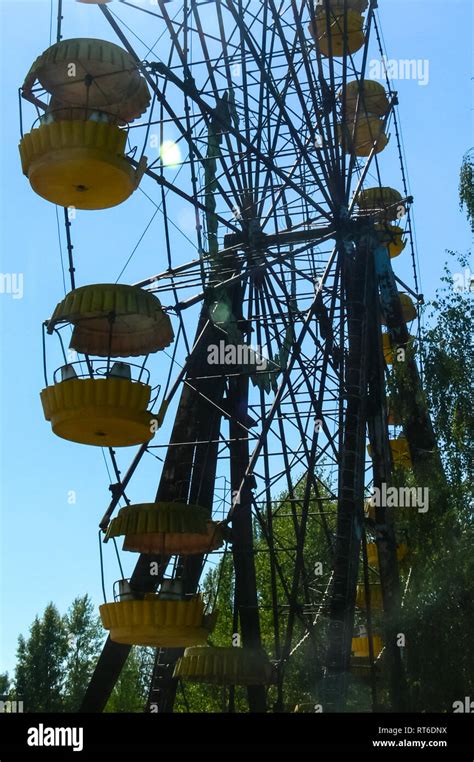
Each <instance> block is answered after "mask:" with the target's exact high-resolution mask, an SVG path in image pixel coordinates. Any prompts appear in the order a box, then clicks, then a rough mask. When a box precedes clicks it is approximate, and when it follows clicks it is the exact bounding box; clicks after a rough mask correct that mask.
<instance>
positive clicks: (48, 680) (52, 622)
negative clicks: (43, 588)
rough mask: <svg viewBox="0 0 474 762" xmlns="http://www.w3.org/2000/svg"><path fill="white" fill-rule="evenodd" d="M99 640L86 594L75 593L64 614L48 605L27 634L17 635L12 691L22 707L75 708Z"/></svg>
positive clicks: (39, 709) (31, 709)
mask: <svg viewBox="0 0 474 762" xmlns="http://www.w3.org/2000/svg"><path fill="white" fill-rule="evenodd" d="M102 641H103V633H102V628H101V625H100V622H99V620H98V618H97V617H96V616H95V614H94V607H93V605H92V602H91V600H90V598H89V596H88V595H84V596H82V597H77V598H76V599H75V600H74V601H73V603H72V605H71V607H70V608H69V611H68V613H67V614H66V615H65V616H60V614H59V612H58V610H57V608H56V606H54V604H53V603H50V604H48V606H46V608H45V610H44V613H43V615H42V617H38V616H36V617H35V620H34V622H33V624H32V625H31V628H30V633H29V636H28V638H26V639H25V638H24V637H23V636H22V635H20V636H19V638H18V649H17V663H16V669H15V690H14V693H15V697H17V698H18V699H19V700H23V703H24V707H25V711H26V712H59V711H61V712H69V711H71V712H72V711H77V710H78V708H79V706H80V702H81V700H82V697H83V695H84V692H85V689H86V687H87V683H88V681H89V678H90V676H91V674H92V671H93V669H94V666H95V662H96V660H97V657H98V655H99V652H100V647H101V644H102Z"/></svg>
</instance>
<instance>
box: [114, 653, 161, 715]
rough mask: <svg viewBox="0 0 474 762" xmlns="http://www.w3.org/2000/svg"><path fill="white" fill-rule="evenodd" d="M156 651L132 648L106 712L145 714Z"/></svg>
mask: <svg viewBox="0 0 474 762" xmlns="http://www.w3.org/2000/svg"><path fill="white" fill-rule="evenodd" d="M153 662H154V651H153V649H151V648H137V647H135V648H132V650H131V651H130V654H129V655H128V658H127V661H126V663H125V667H124V668H123V670H122V672H121V674H120V677H119V679H118V682H117V684H116V685H115V688H114V690H113V691H112V695H111V696H110V698H109V700H108V702H107V706H106V707H105V711H106V712H116V713H118V712H143V711H144V709H145V705H146V701H147V698H148V689H149V687H150V681H151V675H152V671H153Z"/></svg>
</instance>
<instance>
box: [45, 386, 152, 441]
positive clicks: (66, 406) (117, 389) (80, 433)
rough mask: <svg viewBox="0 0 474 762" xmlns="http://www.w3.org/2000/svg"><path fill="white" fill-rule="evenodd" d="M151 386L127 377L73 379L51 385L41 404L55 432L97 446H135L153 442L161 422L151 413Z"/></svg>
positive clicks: (68, 438)
mask: <svg viewBox="0 0 474 762" xmlns="http://www.w3.org/2000/svg"><path fill="white" fill-rule="evenodd" d="M150 397H151V387H150V386H148V384H142V383H138V382H135V381H129V380H127V379H124V378H71V379H68V380H66V381H61V382H60V383H56V384H54V385H53V386H48V387H47V388H46V389H43V391H42V392H41V402H42V404H43V411H44V415H45V418H46V420H47V421H50V422H51V426H52V429H53V432H54V433H55V434H56V435H57V436H58V437H61V438H62V439H67V440H69V441H71V442H77V443H78V444H86V445H95V446H97V447H131V446H132V445H138V444H145V443H147V442H149V441H150V440H151V439H153V437H154V435H155V432H156V430H157V428H159V420H158V419H157V418H156V417H154V416H153V415H152V414H151V413H150V412H148V410H147V407H148V404H149V402H150Z"/></svg>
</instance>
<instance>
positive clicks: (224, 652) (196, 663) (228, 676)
mask: <svg viewBox="0 0 474 762" xmlns="http://www.w3.org/2000/svg"><path fill="white" fill-rule="evenodd" d="M173 677H175V678H179V679H181V680H188V681H190V682H194V683H207V684H211V685H270V684H271V683H272V682H274V671H273V668H272V665H271V664H270V662H269V660H268V658H267V656H266V655H265V654H264V653H263V652H262V651H252V650H250V649H246V648H232V647H230V648H215V647H210V646H204V647H194V648H187V649H186V651H185V652H184V656H182V657H181V659H179V661H178V663H177V664H176V667H175V670H174V675H173Z"/></svg>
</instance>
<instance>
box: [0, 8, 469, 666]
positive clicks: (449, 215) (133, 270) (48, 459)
mask: <svg viewBox="0 0 474 762" xmlns="http://www.w3.org/2000/svg"><path fill="white" fill-rule="evenodd" d="M172 5H177V3H173V4H172ZM113 6H114V10H117V11H120V14H121V15H123V16H124V17H125V16H127V18H133V19H134V22H135V26H134V29H136V30H138V31H139V33H140V34H141V33H143V34H146V32H147V28H146V25H147V22H146V20H144V19H143V17H142V16H141V14H136V15H135V16H133V15H132V16H130V14H128V15H127V14H125V13H124V14H122V9H121V8H120V6H119V5H118V4H117V3H114V4H113ZM472 10H473V4H472V2H471V0H450V2H449V3H447V2H446V0H380V3H379V13H380V18H381V22H382V27H383V32H384V38H385V43H386V46H387V51H388V54H389V57H390V58H392V57H393V58H397V59H412V58H416V59H421V60H423V61H424V60H427V61H428V62H429V81H428V84H426V85H425V86H422V85H419V84H418V82H417V81H413V80H409V81H396V82H395V83H394V85H395V87H396V88H397V89H398V92H399V98H400V105H401V109H400V116H401V123H402V131H403V140H404V146H405V152H406V157H407V165H408V170H409V179H410V185H411V192H412V193H413V196H414V197H415V207H414V209H415V222H416V234H417V242H418V254H419V261H420V268H421V275H422V284H423V291H424V293H425V296H426V297H427V298H430V297H432V296H433V294H434V291H435V289H436V287H437V285H438V283H439V278H440V276H441V273H442V266H443V262H444V260H445V255H444V252H445V250H446V249H448V248H449V249H457V250H460V251H467V249H468V248H469V246H470V231H469V226H468V224H467V222H466V219H465V217H464V215H463V214H462V213H461V212H460V211H459V201H458V180H459V167H460V164H461V160H462V156H463V154H464V153H465V151H466V150H467V149H468V148H469V147H470V145H471V142H472V135H473V130H472V103H471V95H470V87H471V82H470V77H471V57H472V41H471V34H472V31H471V30H472ZM132 14H133V12H132ZM53 33H54V32H53ZM63 34H64V36H65V37H80V36H90V37H101V38H104V39H111V40H114V39H115V38H114V35H113V32H112V30H110V29H109V27H108V26H107V24H106V23H105V22H104V21H103V19H102V16H101V14H100V12H99V11H98V10H97V9H96V8H93V7H90V6H87V5H80V4H76V3H75V2H73V1H72V0H65V21H64V26H63ZM49 35H50V2H49V0H33V1H31V2H30V1H29V0H15V2H13V1H11V0H0V37H1V40H0V49H1V52H0V55H1V71H2V87H1V90H0V98H1V113H2V121H1V122H0V131H1V139H0V151H1V162H0V166H1V173H2V183H1V186H0V202H1V205H0V208H1V217H2V229H1V250H0V251H1V266H0V270H1V272H2V273H17V274H22V275H23V279H24V294H23V298H21V299H14V298H12V296H11V295H9V294H0V310H1V331H2V343H1V346H2V354H1V363H2V372H1V376H0V386H1V397H0V399H1V403H0V404H1V407H0V410H1V435H0V469H1V482H0V485H1V486H0V490H1V511H0V537H1V598H0V671H3V670H5V669H8V670H10V671H12V669H13V666H14V655H15V649H16V640H17V637H18V634H19V633H20V632H22V633H26V631H27V629H28V626H29V625H30V623H31V621H32V619H33V618H34V616H35V614H36V613H38V612H41V611H42V610H43V609H44V607H45V605H46V604H47V603H48V602H49V601H50V600H53V601H54V602H55V603H56V604H57V606H58V607H59V609H60V610H61V611H65V609H66V608H67V606H68V605H69V604H70V603H71V601H72V599H73V598H74V597H75V596H76V595H78V594H83V593H84V592H86V591H87V592H89V593H90V595H91V596H92V598H93V600H94V602H95V603H96V604H100V603H101V602H102V597H101V592H100V574H99V561H98V540H97V530H96V527H97V525H98V520H99V518H100V517H101V516H102V514H103V512H104V510H105V508H106V506H107V504H108V501H109V492H108V484H109V479H108V476H107V472H106V468H105V465H104V460H103V458H102V455H101V452H100V450H97V449H95V448H86V447H80V446H77V445H74V444H69V443H66V442H63V441H62V440H59V439H57V438H55V437H54V436H53V435H52V433H51V430H50V427H49V425H48V424H46V422H45V421H44V419H43V415H42V410H41V405H40V401H39V392H40V390H41V389H42V388H43V385H44V383H43V372H42V345H41V324H42V322H43V321H44V320H45V319H46V318H48V317H49V316H50V315H51V313H52V311H53V309H54V307H55V305H56V303H57V302H58V301H59V300H60V299H61V298H62V295H63V293H64V292H63V281H62V274H61V267H60V254H59V248H58V236H57V228H56V211H55V207H54V206H53V205H51V204H48V203H47V202H46V201H44V200H42V199H40V198H39V197H38V196H36V195H35V194H34V193H33V192H32V191H31V189H30V187H29V184H28V182H27V180H26V178H25V177H24V176H23V175H22V172H21V167H20V161H19V156H18V150H17V144H18V140H19V123H18V96H17V92H18V87H19V86H20V85H21V83H22V81H23V78H24V76H25V74H26V72H27V71H28V69H29V67H30V65H31V63H32V62H33V61H34V59H35V58H36V56H37V55H38V54H39V53H40V52H41V51H43V50H44V49H45V48H47V47H48V45H49ZM25 113H29V112H25ZM28 118H29V117H28ZM29 126H30V125H29V123H28V120H27V121H26V123H25V129H28V128H29ZM168 137H169V138H173V137H175V135H173V134H172V133H171V132H170V133H169V134H168ZM392 150H393V149H392ZM153 158H155V157H153ZM384 160H385V159H384ZM391 161H393V159H390V158H389V159H387V165H386V166H387V176H389V175H390V172H391V171H392V165H391V164H390V162H391ZM382 166H385V165H383V164H382ZM393 166H395V165H393ZM171 177H172V175H171V174H170V179H171ZM387 184H390V181H388V182H387ZM143 187H144V189H145V190H146V191H147V193H152V194H154V196H153V197H154V198H155V199H157V200H158V199H159V196H158V193H157V192H156V189H154V187H153V183H152V181H151V180H147V181H146V183H145V184H144V186H143ZM61 211H62V210H60V213H61ZM153 211H154V208H153V206H152V204H151V203H150V202H149V201H147V199H146V198H145V196H144V195H143V194H141V193H139V192H138V193H136V194H135V195H134V196H133V197H132V198H131V199H130V200H129V201H128V202H127V203H126V204H124V205H122V206H120V207H117V208H116V209H112V210H108V211H105V212H100V213H79V215H78V219H77V221H75V223H74V225H73V239H74V245H75V255H76V264H77V268H78V281H79V283H80V284H85V283H88V282H101V281H103V282H109V281H110V280H111V279H113V280H115V278H116V277H117V276H118V274H119V272H120V270H121V268H122V265H123V263H124V261H125V260H126V259H127V257H128V255H129V253H130V252H131V251H132V249H133V247H134V245H135V244H136V242H137V240H138V238H139V236H140V235H141V233H142V231H143V229H144V227H145V225H146V224H147V223H148V221H149V219H150V217H151V215H152V213H153ZM174 211H175V219H176V220H179V221H180V223H181V225H182V227H184V228H186V209H185V208H183V207H182V206H181V207H176V208H175V209H174ZM60 219H61V218H60ZM161 219H162V218H161V216H160V215H157V217H156V219H155V222H154V224H153V225H152V227H151V228H150V231H149V233H148V235H147V236H146V238H145V239H144V242H143V244H142V245H141V247H140V249H139V251H138V254H137V256H136V257H135V258H134V259H133V261H132V263H131V265H130V267H129V269H128V270H127V275H126V278H125V280H127V279H128V281H129V282H134V281H137V280H140V279H141V278H143V277H147V276H149V275H151V274H154V273H156V272H159V271H160V270H161V269H164V267H165V256H164V237H163V226H162V224H161ZM191 236H192V233H191ZM173 241H174V242H176V245H179V246H181V248H182V249H183V251H182V255H181V256H180V257H179V258H178V260H179V261H188V260H190V259H193V258H194V256H195V252H193V250H192V248H191V247H189V246H188V247H186V246H183V241H182V240H181V239H180V238H179V235H178V234H176V233H174V234H173ZM395 269H396V271H397V273H399V274H400V275H401V277H402V278H407V279H408V278H410V264H409V261H408V257H407V260H406V261H404V262H403V261H402V260H401V258H400V260H399V262H397V264H396V267H395ZM187 319H189V320H190V321H191V324H192V321H193V320H194V319H195V313H193V314H191V313H190V315H189V316H188V318H187ZM192 332H193V331H192V329H191V333H192ZM154 363H155V364H154V366H153V368H154V371H156V373H157V374H158V377H155V383H158V382H160V381H162V380H163V378H160V377H159V375H160V363H159V360H158V359H155V361H154ZM58 364H59V363H56V364H55V363H54V352H53V355H52V362H51V364H50V368H51V370H54V367H56V365H58ZM162 375H163V373H161V376H162ZM165 433H166V432H164V433H163V437H162V441H165V438H164V437H165ZM132 456H133V453H132V452H128V453H125V454H121V455H120V463H121V464H123V467H124V468H126V465H127V463H129V462H130V460H131V459H132ZM158 477H159V463H158V462H157V461H156V460H155V459H153V458H152V457H148V458H147V459H146V461H145V462H144V463H143V464H142V467H141V468H140V471H139V474H138V476H137V478H136V479H135V480H134V482H133V488H132V490H131V496H132V498H133V499H134V501H136V502H139V501H140V500H143V501H146V500H150V499H151V498H152V497H153V496H154V493H155V489H156V484H157V481H158ZM71 492H75V494H76V502H75V503H74V504H70V503H69V502H68V497H69V495H70V493H71ZM107 550H108V565H107V585H108V593H109V592H111V585H112V582H113V581H114V579H116V578H118V576H119V574H118V570H117V568H116V565H115V564H114V561H113V557H112V553H111V549H107ZM128 555H129V557H128V558H127V557H125V558H123V561H124V564H125V571H126V573H128V572H130V571H131V569H132V567H133V564H134V561H135V558H134V557H133V556H132V555H131V554H128Z"/></svg>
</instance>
